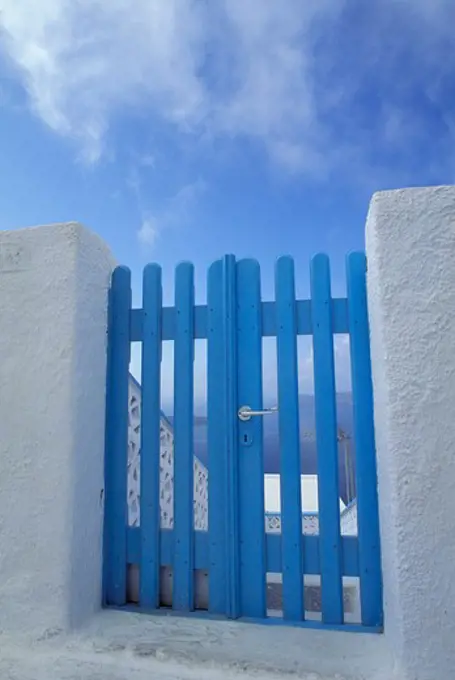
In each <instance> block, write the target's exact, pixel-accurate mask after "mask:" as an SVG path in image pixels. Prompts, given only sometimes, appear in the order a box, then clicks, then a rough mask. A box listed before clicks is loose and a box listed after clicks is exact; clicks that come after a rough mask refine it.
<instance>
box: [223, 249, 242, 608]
mask: <svg viewBox="0 0 455 680" xmlns="http://www.w3.org/2000/svg"><path fill="white" fill-rule="evenodd" d="M222 262H223V279H222V280H223V318H222V321H223V348H224V356H223V359H224V362H223V365H224V381H223V386H224V395H223V396H224V409H223V415H224V421H225V425H224V428H223V441H222V442H220V443H221V448H223V449H224V452H225V454H224V455H225V485H226V491H225V499H226V523H225V549H226V552H225V559H226V572H227V573H226V586H227V588H226V590H227V593H226V614H227V616H228V617H229V618H230V619H237V618H238V617H239V616H240V613H241V612H240V560H239V558H240V555H239V552H240V551H239V469H238V464H239V463H238V445H237V443H238V438H237V437H238V435H237V426H238V418H237V411H238V404H237V273H236V262H235V257H234V256H233V255H226V256H225V257H224V258H223V261H222Z"/></svg>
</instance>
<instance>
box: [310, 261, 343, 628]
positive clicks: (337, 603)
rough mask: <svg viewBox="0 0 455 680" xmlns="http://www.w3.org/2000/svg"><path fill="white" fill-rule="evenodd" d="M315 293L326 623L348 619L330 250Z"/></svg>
mask: <svg viewBox="0 0 455 680" xmlns="http://www.w3.org/2000/svg"><path fill="white" fill-rule="evenodd" d="M311 298H312V318H313V361H314V392H315V419H316V442H317V450H318V491H319V534H320V551H321V586H322V618H323V621H324V622H325V623H330V624H340V623H343V587H342V579H341V536H340V504H339V491H338V489H339V485H338V442H337V415H336V402H335V394H336V388H335V366H334V355H333V334H332V318H333V317H332V296H331V291H330V265H329V260H328V257H327V256H325V255H316V256H315V257H314V258H313V260H312V261H311Z"/></svg>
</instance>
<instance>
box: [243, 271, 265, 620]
mask: <svg viewBox="0 0 455 680" xmlns="http://www.w3.org/2000/svg"><path fill="white" fill-rule="evenodd" d="M261 316H262V315H261V283H260V268H259V264H258V263H257V262H256V261H255V260H241V261H240V262H239V263H238V264H237V367H238V382H237V394H238V400H237V403H238V405H239V406H250V407H251V408H253V409H255V410H256V409H262V328H261ZM272 417H273V416H272ZM237 432H238V447H239V506H240V513H239V539H240V610H241V616H249V617H256V618H262V617H265V616H266V612H267V603H266V555H265V533H264V463H263V426H262V418H252V419H251V420H250V421H248V422H241V421H239V422H238V430H237Z"/></svg>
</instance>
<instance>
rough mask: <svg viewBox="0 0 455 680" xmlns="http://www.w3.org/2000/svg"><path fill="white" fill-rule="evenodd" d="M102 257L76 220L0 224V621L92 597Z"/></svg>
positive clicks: (99, 459)
mask: <svg viewBox="0 0 455 680" xmlns="http://www.w3.org/2000/svg"><path fill="white" fill-rule="evenodd" d="M111 268H112V258H111V255H110V253H109V250H108V249H107V247H106V246H105V245H104V244H103V243H102V242H101V240H100V239H99V238H97V237H96V236H94V235H93V234H91V233H90V232H88V231H86V230H85V229H83V228H82V227H81V226H79V225H77V224H61V225H53V226H47V227H40V228H37V229H24V230H18V231H12V232H0V357H1V361H0V630H1V631H2V632H5V631H18V632H20V633H27V632H31V631H35V632H36V631H39V630H42V629H67V628H69V627H71V626H73V625H77V624H79V623H82V622H83V621H84V620H85V619H86V618H88V617H89V616H90V615H91V614H92V613H93V612H94V611H96V610H97V609H98V608H99V606H100V601H101V596H100V587H101V578H100V577H101V535H102V534H101V532H102V502H103V498H102V490H103V451H104V404H105V375H106V309H107V291H108V284H109V278H110V272H111Z"/></svg>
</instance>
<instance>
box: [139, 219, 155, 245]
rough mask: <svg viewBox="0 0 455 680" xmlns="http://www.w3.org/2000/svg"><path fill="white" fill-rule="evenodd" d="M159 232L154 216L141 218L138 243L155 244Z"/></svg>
mask: <svg viewBox="0 0 455 680" xmlns="http://www.w3.org/2000/svg"><path fill="white" fill-rule="evenodd" d="M158 232H159V224H158V223H157V221H156V219H155V218H154V217H151V216H150V217H145V218H144V219H143V220H142V225H141V228H140V229H139V231H138V239H139V241H140V243H142V244H143V245H146V246H148V247H152V246H154V245H155V242H156V239H157V236H158Z"/></svg>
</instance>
